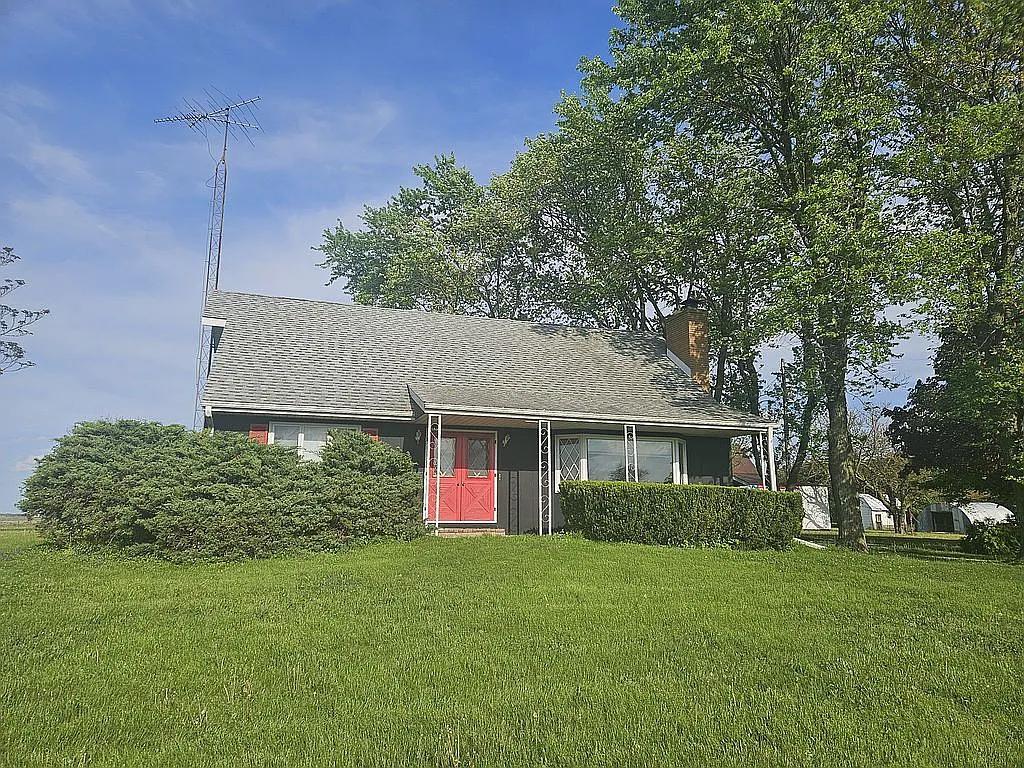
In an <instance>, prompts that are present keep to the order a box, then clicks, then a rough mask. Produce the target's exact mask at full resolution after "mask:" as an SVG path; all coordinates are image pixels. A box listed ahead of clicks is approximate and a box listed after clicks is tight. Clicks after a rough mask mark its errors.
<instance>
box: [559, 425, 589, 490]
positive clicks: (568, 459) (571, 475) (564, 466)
mask: <svg viewBox="0 0 1024 768" xmlns="http://www.w3.org/2000/svg"><path fill="white" fill-rule="evenodd" d="M582 477H583V462H582V455H581V454H580V439H579V438H578V437H563V438H560V439H559V440H558V478H557V479H556V481H555V485H556V486H557V485H558V483H561V482H562V481H563V480H580V479H582Z"/></svg>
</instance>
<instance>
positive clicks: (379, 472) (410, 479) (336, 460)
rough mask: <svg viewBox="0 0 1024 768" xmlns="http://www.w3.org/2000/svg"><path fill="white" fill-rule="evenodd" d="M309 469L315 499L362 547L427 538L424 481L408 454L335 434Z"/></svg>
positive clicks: (364, 437) (368, 440)
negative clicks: (373, 541)
mask: <svg viewBox="0 0 1024 768" xmlns="http://www.w3.org/2000/svg"><path fill="white" fill-rule="evenodd" d="M320 457H321V460H320V461H319V462H317V463H312V464H310V465H309V469H310V475H311V484H312V492H313V495H314V496H315V497H316V498H317V499H318V500H319V501H320V503H321V505H322V506H323V507H324V509H325V510H328V511H329V513H330V514H331V515H332V525H334V526H338V527H339V528H340V529H342V530H345V531H347V532H348V534H349V535H350V536H351V537H352V538H354V539H356V540H360V541H365V540H370V539H378V538H390V539H402V540H407V539H412V538H414V537H416V536H420V535H422V534H423V533H424V530H425V529H424V527H423V512H422V507H421V501H420V499H421V497H420V493H421V489H422V478H421V476H420V473H419V470H417V468H416V465H415V464H414V463H413V460H412V458H410V456H409V454H407V453H405V452H403V451H400V450H398V449H396V448H393V447H392V446H390V445H388V444H387V443H385V442H383V441H380V440H374V439H373V438H371V437H370V436H368V435H366V434H363V433H362V432H356V431H353V430H337V431H332V432H331V440H330V442H329V443H328V444H327V446H326V447H325V448H324V449H323V451H322V452H321V454H320Z"/></svg>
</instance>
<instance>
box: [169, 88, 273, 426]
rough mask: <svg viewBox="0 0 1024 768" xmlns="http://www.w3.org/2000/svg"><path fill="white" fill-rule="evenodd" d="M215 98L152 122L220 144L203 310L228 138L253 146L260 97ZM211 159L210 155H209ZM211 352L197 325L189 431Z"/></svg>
mask: <svg viewBox="0 0 1024 768" xmlns="http://www.w3.org/2000/svg"><path fill="white" fill-rule="evenodd" d="M214 90H215V91H217V93H216V95H214V94H211V93H210V92H209V91H204V93H205V95H206V104H205V105H203V104H200V103H199V102H197V101H189V100H188V99H185V109H184V110H183V111H181V112H179V113H178V114H176V115H170V116H168V117H161V118H157V119H156V120H154V121H153V122H155V123H182V124H184V125H187V126H188V127H189V128H191V129H192V130H193V131H195V132H196V133H199V134H202V136H203V137H204V138H205V139H206V143H207V146H208V147H209V146H210V135H211V133H213V135H214V136H215V138H217V139H220V141H221V150H220V158H219V159H218V160H217V162H216V166H215V167H214V171H213V176H211V177H210V180H209V182H208V184H209V186H210V188H211V189H212V190H213V195H212V197H211V199H210V222H209V229H208V238H207V246H206V280H205V281H204V282H203V311H205V309H206V301H207V299H208V298H209V296H210V293H212V292H213V291H215V290H217V286H218V283H219V282H220V257H221V251H222V249H223V245H224V203H225V200H226V199H227V191H228V139H229V138H230V139H236V140H238V139H241V138H244V139H245V140H246V141H248V142H249V144H250V145H251V144H252V137H251V136H250V135H249V132H250V131H258V130H260V124H259V121H258V120H257V119H256V115H255V114H254V113H253V105H254V104H255V103H256V102H258V101H259V100H260V97H259V96H255V97H253V98H251V99H238V100H236V101H233V102H232V101H231V99H229V98H228V97H227V96H225V95H224V94H223V93H222V92H221V91H220V90H218V89H216V88H215V89H214ZM210 156H211V158H212V157H213V152H212V149H211V152H210ZM212 353H213V333H212V329H211V328H208V327H207V326H204V325H202V323H200V326H199V351H198V353H197V354H196V392H195V407H194V410H193V412H192V428H193V429H198V428H199V427H200V426H201V425H202V424H203V423H204V419H205V414H204V413H203V405H202V398H203V391H204V390H205V389H206V379H207V377H208V376H209V374H210V359H211V355H212Z"/></svg>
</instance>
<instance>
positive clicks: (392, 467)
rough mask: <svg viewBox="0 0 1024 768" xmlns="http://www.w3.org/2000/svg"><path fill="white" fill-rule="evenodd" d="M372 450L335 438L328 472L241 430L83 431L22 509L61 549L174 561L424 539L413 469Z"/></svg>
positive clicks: (96, 427)
mask: <svg viewBox="0 0 1024 768" xmlns="http://www.w3.org/2000/svg"><path fill="white" fill-rule="evenodd" d="M364 442H365V443H371V442H372V441H370V440H369V438H366V437H365V436H362V435H359V436H358V437H345V438H344V439H341V440H339V439H336V440H335V443H334V444H332V446H331V447H330V448H329V449H327V450H325V454H326V455H327V457H328V461H327V462H325V463H323V464H320V463H316V462H301V461H300V460H299V458H298V456H297V454H296V452H295V450H294V449H289V448H283V447H281V446H274V445H261V444H259V443H256V442H254V441H252V440H249V439H248V438H247V437H246V436H245V435H241V434H237V433H229V432H220V433H215V434H210V433H194V432H190V431H188V430H186V429H185V428H183V427H179V426H163V425H160V424H154V423H149V422H136V421H118V422H91V423H84V424H79V425H77V426H76V427H75V428H74V430H72V432H71V433H70V434H68V435H66V436H65V437H62V438H60V439H59V440H58V441H57V443H56V445H55V446H54V448H53V450H52V451H51V452H50V453H49V454H48V455H47V456H45V457H44V458H42V459H41V460H40V461H39V463H38V465H37V468H36V471H35V472H34V473H33V474H32V475H31V476H30V477H29V479H28V480H27V481H26V483H25V493H24V496H23V498H22V500H21V502H20V503H19V506H20V507H21V509H22V510H23V511H24V512H26V513H27V514H28V515H29V516H30V517H32V518H33V519H34V520H35V521H36V523H37V527H38V529H39V532H40V534H41V535H42V537H43V538H44V540H45V541H47V542H49V543H50V544H52V545H53V546H57V547H72V546H85V547H94V548H107V549H116V550H120V551H124V552H128V553H137V554H154V555H158V556H160V557H165V558H168V559H190V558H202V559H210V558H238V557H260V556H267V555H272V554H275V553H278V552H282V551H285V550H288V549H294V548H306V549H335V548H338V547H341V546H344V545H346V544H349V543H351V542H353V541H365V540H369V539H373V538H379V537H382V536H389V537H398V538H409V537H410V536H412V535H415V530H414V529H413V528H412V527H410V525H409V520H410V517H411V512H410V507H411V506H414V507H415V510H416V516H417V517H416V520H417V521H419V518H418V514H419V505H418V503H411V502H410V501H409V498H408V488H409V487H410V486H412V487H413V488H417V489H418V486H419V474H418V473H417V472H416V468H415V467H414V466H413V465H412V462H411V460H409V458H408V456H405V454H402V453H400V452H399V451H396V450H395V449H393V448H391V447H390V446H388V445H386V444H383V443H373V445H370V446H366V445H363V444H362V443H364ZM346 446H347V448H346ZM370 458H372V461H371V460H369V459H370ZM385 468H386V471H385ZM378 470H380V471H381V474H379V475H372V474H371V473H373V472H375V471H378ZM368 494H369V495H372V497H373V498H372V499H371V498H369V497H368ZM420 530H422V524H420Z"/></svg>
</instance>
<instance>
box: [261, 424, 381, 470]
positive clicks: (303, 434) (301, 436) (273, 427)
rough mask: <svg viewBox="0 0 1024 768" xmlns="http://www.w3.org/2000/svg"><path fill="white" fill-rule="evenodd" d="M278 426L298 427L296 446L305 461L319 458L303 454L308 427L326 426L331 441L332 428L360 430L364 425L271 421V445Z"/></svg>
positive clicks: (268, 436)
mask: <svg viewBox="0 0 1024 768" xmlns="http://www.w3.org/2000/svg"><path fill="white" fill-rule="evenodd" d="M278 427H296V428H297V429H298V430H299V437H298V442H297V444H296V446H295V447H296V449H297V450H298V452H299V456H300V457H301V458H302V459H303V461H317V459H307V458H306V457H304V456H302V446H303V443H305V441H306V427H317V428H321V427H326V428H327V431H328V435H327V440H328V442H330V439H331V436H330V434H329V433H330V431H331V430H332V429H347V430H352V431H354V432H358V431H359V430H360V429H362V427H360V426H359V425H358V424H322V423H319V422H315V421H272V422H270V431H269V432H268V433H267V443H268V444H269V445H273V444H274V433H275V432H276V431H277V428H278Z"/></svg>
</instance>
